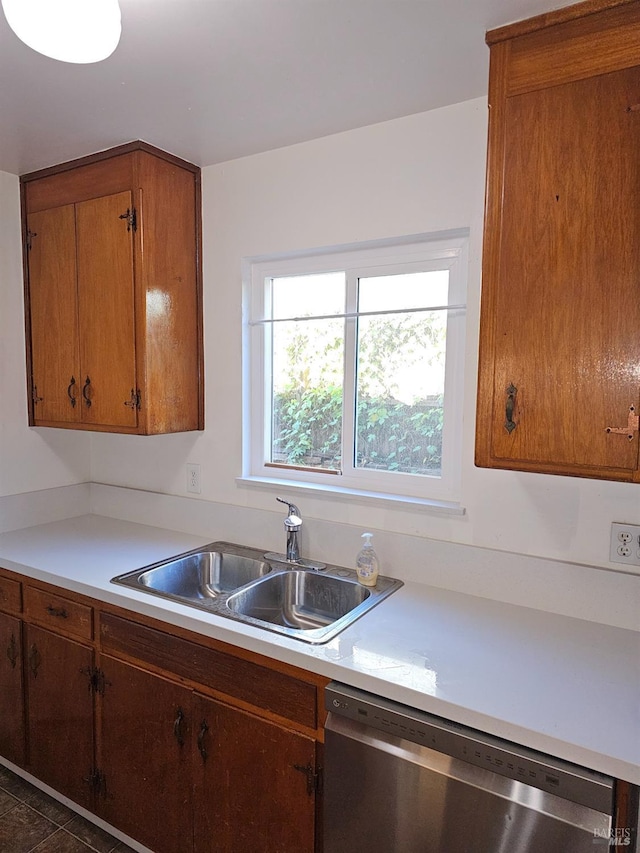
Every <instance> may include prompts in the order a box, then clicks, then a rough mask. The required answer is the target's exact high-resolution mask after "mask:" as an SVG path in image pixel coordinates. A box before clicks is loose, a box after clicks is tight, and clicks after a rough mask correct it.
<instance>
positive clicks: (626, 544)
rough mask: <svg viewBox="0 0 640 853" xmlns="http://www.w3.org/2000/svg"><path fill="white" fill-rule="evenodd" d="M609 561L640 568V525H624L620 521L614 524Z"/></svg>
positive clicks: (612, 526)
mask: <svg viewBox="0 0 640 853" xmlns="http://www.w3.org/2000/svg"><path fill="white" fill-rule="evenodd" d="M609 560H610V561H611V562H612V563H623V564H624V565H626V566H638V567H640V524H623V523H622V522H619V521H614V522H613V523H612V525H611V539H610V541H609Z"/></svg>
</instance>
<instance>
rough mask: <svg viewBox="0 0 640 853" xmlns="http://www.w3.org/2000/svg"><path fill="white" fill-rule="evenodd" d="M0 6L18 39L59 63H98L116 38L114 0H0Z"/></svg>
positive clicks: (118, 30) (117, 9)
mask: <svg viewBox="0 0 640 853" xmlns="http://www.w3.org/2000/svg"><path fill="white" fill-rule="evenodd" d="M2 8H3V10H4V14H5V17H6V19H7V22H8V24H9V26H10V27H11V29H12V30H13V31H14V33H15V34H16V35H17V36H18V38H19V39H20V40H21V41H23V42H24V43H25V44H26V45H28V47H30V48H32V49H33V50H36V51H38V53H42V54H44V56H49V57H50V58H51V59H58V60H60V61H61V62H75V63H82V64H86V63H89V62H100V61H101V60H103V59H106V58H107V57H108V56H111V54H112V53H113V51H114V50H115V49H116V47H117V46H118V42H119V41H120V33H121V32H122V24H121V20H120V6H119V5H118V0H2Z"/></svg>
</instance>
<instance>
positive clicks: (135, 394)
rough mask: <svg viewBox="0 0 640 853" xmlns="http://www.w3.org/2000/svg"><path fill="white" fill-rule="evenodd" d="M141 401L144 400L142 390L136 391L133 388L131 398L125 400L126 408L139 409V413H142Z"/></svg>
mask: <svg viewBox="0 0 640 853" xmlns="http://www.w3.org/2000/svg"><path fill="white" fill-rule="evenodd" d="M141 399H142V398H141V395H140V389H139V388H138V389H137V390H134V389H133V388H132V389H131V397H130V398H129V399H128V400H125V401H124V404H125V406H128V407H129V408H130V409H137V410H138V411H140V406H141Z"/></svg>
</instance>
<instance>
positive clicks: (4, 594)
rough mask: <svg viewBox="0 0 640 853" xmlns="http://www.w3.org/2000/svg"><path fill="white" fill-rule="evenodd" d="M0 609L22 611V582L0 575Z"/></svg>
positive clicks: (10, 611) (12, 611)
mask: <svg viewBox="0 0 640 853" xmlns="http://www.w3.org/2000/svg"><path fill="white" fill-rule="evenodd" d="M0 610H1V611H3V612H4V613H14V614H15V613H20V612H21V611H22V584H21V583H20V581H14V580H12V579H11V578H5V577H4V576H0Z"/></svg>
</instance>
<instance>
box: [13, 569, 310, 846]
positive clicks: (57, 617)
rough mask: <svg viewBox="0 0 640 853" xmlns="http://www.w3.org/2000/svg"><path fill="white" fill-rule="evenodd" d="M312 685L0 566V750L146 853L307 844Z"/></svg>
mask: <svg viewBox="0 0 640 853" xmlns="http://www.w3.org/2000/svg"><path fill="white" fill-rule="evenodd" d="M324 684H326V679H323V678H321V677H318V676H314V675H312V674H310V673H305V672H304V671H302V670H298V669H296V668H294V667H290V666H288V665H285V664H279V663H277V662H275V661H270V660H268V659H267V658H264V657H262V656H260V655H256V654H253V653H250V652H244V651H242V650H240V649H237V650H236V649H234V648H233V647H232V646H229V645H227V644H225V643H222V642H218V641H216V640H209V639H207V638H205V637H200V636H199V635H196V634H193V633H191V632H189V631H184V630H181V629H172V628H171V627H170V626H168V625H164V624H163V623H161V622H158V621H156V620H151V619H147V618H145V617H144V616H140V617H137V616H134V615H133V614H131V613H126V612H124V611H122V610H120V609H119V608H115V607H110V606H108V605H102V604H101V603H100V602H98V601H94V600H92V599H89V598H86V597H84V596H80V595H76V594H74V593H69V592H68V591H64V590H58V589H57V588H56V587H53V586H50V585H46V584H37V583H34V582H32V581H27V579H24V578H20V579H16V580H14V579H13V578H12V577H9V573H8V572H6V573H4V574H1V573H0V756H2V758H5V759H7V760H8V761H10V762H11V763H13V764H16V765H18V766H20V767H23V768H25V769H26V770H27V771H28V772H29V773H30V774H32V775H33V776H34V777H35V778H36V779H39V780H41V781H42V782H43V783H45V784H46V785H48V786H50V787H51V788H53V789H54V790H55V791H57V792H59V793H60V794H62V795H64V796H65V797H68V798H69V799H70V800H71V801H73V802H74V803H77V804H78V805H80V806H82V807H83V808H86V809H87V810H88V811H92V812H94V813H95V814H96V815H98V816H99V817H100V818H102V819H103V820H105V821H106V822H107V823H109V824H111V825H112V826H113V827H115V828H117V829H119V830H120V831H121V832H124V833H126V834H127V835H129V836H130V837H131V838H133V839H135V840H136V841H138V842H140V843H141V844H143V845H145V846H146V847H148V848H149V849H150V850H152V851H153V853H314V851H317V850H319V846H318V835H319V833H318V815H319V814H320V811H319V810H320V795H319V791H320V786H319V784H318V779H319V775H320V773H321V770H320V768H319V763H320V762H319V758H320V755H321V753H320V750H321V746H320V741H321V740H322V718H321V712H320V710H319V706H318V695H319V691H320V690H321V689H322V686H323V685H324ZM0 846H1V845H0Z"/></svg>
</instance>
